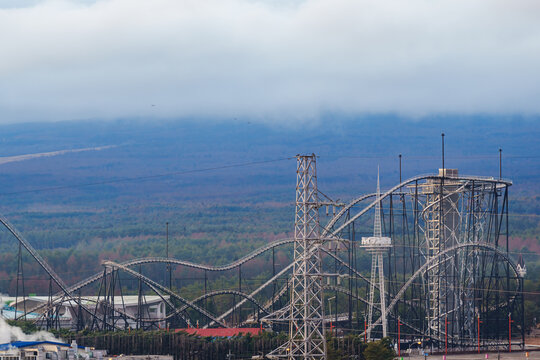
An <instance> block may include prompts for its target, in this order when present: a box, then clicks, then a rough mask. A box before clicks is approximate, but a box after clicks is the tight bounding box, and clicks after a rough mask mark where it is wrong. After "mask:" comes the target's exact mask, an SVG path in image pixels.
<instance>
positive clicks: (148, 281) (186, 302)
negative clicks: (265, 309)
mask: <svg viewBox="0 0 540 360" xmlns="http://www.w3.org/2000/svg"><path fill="white" fill-rule="evenodd" d="M103 265H105V266H109V267H113V268H117V269H121V270H123V271H125V272H127V273H129V274H131V275H132V276H134V277H136V278H138V279H140V280H141V281H143V282H144V283H145V284H146V285H148V286H150V285H152V286H153V287H154V288H157V289H159V290H160V291H162V292H164V293H167V294H169V295H170V296H172V297H174V298H175V299H177V300H178V301H180V302H181V303H183V304H184V305H187V306H189V307H190V308H192V309H193V310H195V311H197V312H199V313H200V314H202V315H204V316H206V317H207V318H208V319H210V320H212V321H214V322H216V323H218V324H219V325H221V326H223V327H228V326H227V325H226V324H225V323H223V322H222V321H220V320H219V319H216V318H215V317H214V315H212V314H210V313H209V312H208V311H206V310H205V309H202V308H201V307H199V306H197V305H196V304H193V303H192V302H190V301H189V300H186V299H184V298H183V297H181V296H180V295H178V294H176V293H175V292H173V291H171V290H169V289H168V288H166V287H164V286H162V285H160V284H158V283H157V282H155V281H154V280H152V279H149V278H147V277H146V276H144V275H142V274H139V273H138V272H136V271H134V270H131V269H130V268H129V267H127V266H124V265H122V264H118V263H115V262H113V261H104V262H103ZM172 308H173V309H174V308H175V307H174V306H172Z"/></svg>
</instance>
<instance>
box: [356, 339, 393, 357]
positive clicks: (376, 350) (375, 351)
mask: <svg viewBox="0 0 540 360" xmlns="http://www.w3.org/2000/svg"><path fill="white" fill-rule="evenodd" d="M394 357H396V353H395V351H394V349H393V347H392V341H391V340H390V338H388V337H385V338H382V339H381V340H378V341H373V342H370V343H369V344H368V345H367V347H366V350H364V358H365V359H366V360H392V359H393V358H394Z"/></svg>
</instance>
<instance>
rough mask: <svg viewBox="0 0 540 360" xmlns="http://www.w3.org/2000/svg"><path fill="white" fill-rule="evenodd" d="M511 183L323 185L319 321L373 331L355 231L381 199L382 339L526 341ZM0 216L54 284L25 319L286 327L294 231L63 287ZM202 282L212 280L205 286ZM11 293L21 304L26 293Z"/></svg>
mask: <svg viewBox="0 0 540 360" xmlns="http://www.w3.org/2000/svg"><path fill="white" fill-rule="evenodd" d="M511 185H512V182H511V181H510V180H505V179H501V178H493V177H480V176H463V175H458V172H457V170H452V169H440V170H439V173H437V174H427V175H419V176H415V177H413V178H410V179H408V180H405V181H402V182H400V183H399V184H397V185H395V186H393V187H392V188H390V189H389V190H387V191H385V192H383V193H381V194H378V196H377V194H376V193H370V194H365V195H361V196H359V197H357V198H355V199H352V200H351V201H349V202H341V201H337V200H333V199H331V197H330V196H327V195H326V194H322V193H320V198H322V199H324V201H321V202H319V203H318V204H317V209H318V211H320V213H321V229H322V231H321V233H322V238H323V239H324V241H323V242H322V243H321V245H320V246H317V247H315V248H310V249H308V250H307V251H308V252H309V251H311V252H314V251H320V252H321V254H322V262H321V267H322V270H321V274H322V275H321V276H322V277H323V279H322V284H323V292H324V293H323V302H324V314H325V315H324V323H325V324H326V327H327V328H328V329H330V330H331V331H335V332H336V334H347V333H353V334H359V335H360V336H364V337H365V336H366V334H370V335H369V336H370V337H371V338H379V337H381V336H382V332H381V329H380V325H381V322H382V321H383V317H382V316H381V315H382V314H381V309H380V308H379V307H378V306H374V307H373V311H374V316H375V320H374V321H373V322H368V321H366V316H367V313H368V308H369V305H370V300H369V299H368V292H369V288H370V286H373V287H374V288H375V291H376V292H380V289H379V286H378V285H377V284H373V285H372V284H371V280H370V260H369V257H368V254H367V253H366V251H365V250H364V249H362V248H361V247H360V246H359V240H358V239H360V237H361V236H362V235H366V234H368V233H369V229H370V226H371V225H370V224H371V223H372V222H373V215H374V214H373V212H374V210H375V208H376V205H378V204H379V205H380V209H381V210H380V212H381V213H380V215H381V226H382V232H383V234H384V236H387V237H389V238H391V239H392V245H393V246H392V247H391V248H390V250H389V252H388V254H387V255H385V260H384V268H385V271H384V273H385V275H386V278H385V279H384V281H385V286H384V289H385V290H384V291H383V294H380V295H382V296H381V297H382V298H383V299H385V305H386V304H387V313H388V319H387V322H388V323H387V327H388V334H389V336H391V337H392V338H394V339H395V341H399V342H400V344H403V345H404V346H408V345H411V344H417V343H421V344H423V345H422V346H424V347H426V346H428V347H430V348H431V349H433V351H436V350H442V349H448V348H450V349H453V350H455V351H458V350H461V351H465V350H473V349H474V350H476V348H477V347H478V348H483V349H505V348H508V347H510V346H512V345H514V346H524V337H525V328H524V299H523V278H524V275H525V271H524V266H523V264H520V263H518V262H516V260H515V259H514V257H513V255H512V254H511V252H510V244H509V225H508V206H509V196H508V190H509V187H510V186H511ZM324 210H326V211H324ZM0 222H1V223H2V224H3V226H4V227H5V228H6V229H7V230H8V231H9V232H10V233H11V234H12V235H13V237H14V238H15V239H16V240H17V241H18V243H19V253H20V252H21V251H22V249H23V248H24V249H25V250H26V251H27V252H28V253H29V254H30V255H31V258H32V259H33V261H36V262H37V263H38V264H39V265H40V267H41V268H42V270H43V271H44V272H45V273H46V274H47V276H48V277H49V278H50V279H51V284H54V286H51V287H50V289H51V290H50V293H49V295H48V300H47V301H46V302H44V303H41V304H37V305H35V306H32V307H29V306H26V303H25V304H24V307H22V305H20V304H22V302H21V303H18V304H15V307H16V308H21V314H19V315H17V316H18V317H19V318H20V317H26V316H27V315H30V314H34V315H35V314H37V316H35V317H34V321H35V322H36V323H37V324H38V325H40V326H42V327H45V328H50V327H58V326H60V325H59V321H58V317H59V315H58V311H57V309H58V307H59V306H60V305H61V304H66V303H67V304H68V305H69V307H70V309H71V310H72V312H73V314H75V317H76V322H74V323H73V324H71V327H72V328H73V330H81V329H83V328H91V329H99V330H111V331H114V330H125V329H127V328H128V327H137V328H141V329H153V328H158V327H162V326H167V327H169V326H172V327H177V328H178V327H190V326H197V325H199V326H201V327H241V326H248V325H250V324H251V325H253V324H257V326H261V327H265V328H266V329H269V330H274V331H280V330H285V329H286V328H287V327H288V325H287V321H286V318H287V316H286V313H287V311H288V310H289V298H290V293H291V286H292V284H291V272H292V269H293V266H294V261H293V259H292V255H289V256H288V259H289V261H290V262H289V263H287V264H283V263H281V264H278V263H276V252H281V253H286V254H292V245H293V243H294V239H293V238H291V239H282V240H277V241H273V242H270V243H268V244H267V245H265V246H263V247H261V248H259V249H257V250H255V251H252V252H251V253H249V254H247V255H244V256H243V257H241V258H239V259H238V260H236V261H233V262H231V263H229V264H226V265H220V266H212V265H205V264H198V263H193V262H190V261H185V260H181V259H174V258H168V257H146V258H138V259H132V260H129V261H125V262H122V263H119V262H114V261H104V262H103V263H102V265H103V271H102V272H99V273H96V274H94V275H92V276H90V277H88V278H87V279H84V280H82V281H80V282H78V283H76V284H73V285H67V284H66V283H65V282H64V281H63V280H62V279H61V277H60V276H59V275H58V274H57V273H56V272H55V271H54V270H53V269H52V268H51V266H49V265H48V264H47V262H46V261H45V259H43V258H42V257H41V256H40V255H39V253H38V252H37V251H36V250H35V249H34V248H33V247H32V245H31V244H30V243H29V242H28V241H27V240H26V239H25V238H24V236H23V235H22V234H21V233H20V232H19V231H17V229H16V228H15V227H14V226H13V225H12V224H11V223H10V222H9V221H8V220H7V219H6V218H5V217H3V216H0ZM254 259H262V261H263V262H264V263H265V264H266V266H265V268H263V269H260V274H258V276H257V278H256V279H249V280H250V281H249V283H248V282H247V281H246V279H245V278H244V279H243V276H242V274H243V271H242V268H243V267H244V269H245V268H246V266H249V264H250V263H251V262H252V261H254ZM19 261H22V260H21V256H19ZM156 264H157V265H156ZM144 266H167V267H168V269H169V271H171V269H173V268H178V267H182V268H186V269H190V270H189V271H190V272H196V273H197V274H199V275H200V278H199V279H198V280H195V281H194V283H196V284H197V285H198V288H200V294H199V295H198V296H196V297H192V298H186V296H182V295H181V294H180V292H181V289H180V290H179V289H178V288H177V287H173V286H172V284H170V283H169V284H168V285H167V284H166V281H165V280H164V279H162V278H160V279H151V278H150V277H149V276H146V275H144V272H143V271H142V268H143V267H144ZM120 274H122V277H123V278H124V279H125V278H126V277H129V278H131V279H133V281H134V282H136V283H137V288H136V290H135V291H132V292H131V296H133V294H136V296H137V297H138V298H137V299H138V305H139V306H138V310H137V311H136V312H135V313H129V312H128V311H126V309H125V306H121V305H119V303H123V302H124V299H123V298H124V297H125V296H127V294H123V291H124V290H125V287H123V286H122V284H121V279H122V277H121V276H120ZM220 274H222V275H220ZM231 274H232V275H231ZM212 276H213V277H214V281H213V282H212V280H211V279H212ZM219 276H226V277H227V278H229V279H231V278H234V279H236V280H237V285H235V286H234V288H230V286H229V288H216V286H219V285H216V284H218V283H219V282H218V281H216V280H215V279H216V278H217V277H219ZM19 280H20V281H24V278H22V279H19V278H18V279H17V284H19ZM236 280H235V282H236ZM187 282H188V281H187V280H186V283H187ZM208 283H212V284H213V287H214V288H213V289H209V286H207V284H208ZM229 284H230V282H229ZM23 288H24V286H23ZM53 289H55V290H54V291H53ZM91 292H93V294H92V296H89V295H88V294H89V293H91ZM82 293H85V295H84V296H83V295H82ZM96 293H97V294H96ZM145 294H152V295H157V296H158V297H159V298H160V299H161V300H162V302H163V303H164V304H165V307H166V309H165V310H166V311H164V315H163V316H160V317H155V316H154V317H152V316H149V314H148V312H145V311H141V309H142V308H143V306H142V305H143V303H144V301H145V300H144V299H145ZM18 296H19V295H18ZM20 296H21V298H22V299H23V302H24V299H25V298H26V296H27V294H24V293H23V294H22V295H20ZM227 304H230V306H229V305H227ZM375 305H376V304H375ZM196 324H197V325H196ZM368 327H369V328H368ZM398 333H399V334H400V335H399V339H398ZM366 340H368V339H366Z"/></svg>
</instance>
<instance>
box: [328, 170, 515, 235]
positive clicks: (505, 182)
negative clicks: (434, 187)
mask: <svg viewBox="0 0 540 360" xmlns="http://www.w3.org/2000/svg"><path fill="white" fill-rule="evenodd" d="M444 178H445V179H447V178H448V177H444ZM429 179H432V180H436V179H442V176H439V175H419V176H415V177H412V178H410V179H407V180H405V181H403V182H402V183H400V184H398V185H396V186H394V187H393V188H391V189H390V190H388V191H386V192H385V193H384V194H381V197H380V201H382V200H383V199H385V198H387V197H388V196H389V195H391V194H393V193H394V192H395V191H396V190H398V189H400V188H402V187H405V186H407V185H409V184H411V183H413V182H416V181H420V180H429ZM451 179H452V180H453V181H456V180H458V181H483V182H489V183H495V184H496V185H497V184H503V185H512V182H511V181H510V180H499V179H494V178H492V177H482V176H456V177H451ZM369 196H370V195H364V196H362V197H359V198H358V199H355V200H353V201H352V202H351V203H349V205H347V206H346V207H344V208H343V209H342V210H341V211H340V212H339V213H338V215H339V217H341V216H343V214H345V213H346V211H347V210H348V209H350V208H352V207H353V206H354V205H355V204H357V203H358V202H359V201H361V200H364V199H365V198H366V197H369ZM376 204H377V200H375V201H373V202H372V203H371V204H369V205H368V206H366V207H365V208H364V209H363V210H361V211H360V212H358V213H357V214H355V215H354V216H353V217H352V218H350V219H349V220H347V221H345V222H344V223H343V224H342V225H341V226H339V227H338V228H337V229H336V230H334V231H332V234H338V233H339V232H341V231H342V230H344V229H345V228H346V227H347V226H349V225H350V224H352V223H353V222H354V221H356V219H358V218H359V217H360V216H362V215H364V214H365V213H366V212H368V211H369V210H370V209H371V208H373V207H374V206H375V205H376ZM340 214H341V215H340ZM338 215H336V216H335V217H334V218H333V219H332V220H330V222H329V223H328V225H327V226H326V229H325V232H323V236H325V235H327V234H328V232H329V231H330V230H329V229H330V228H331V227H333V226H334V225H335V223H336V222H337V220H338V219H339V218H338Z"/></svg>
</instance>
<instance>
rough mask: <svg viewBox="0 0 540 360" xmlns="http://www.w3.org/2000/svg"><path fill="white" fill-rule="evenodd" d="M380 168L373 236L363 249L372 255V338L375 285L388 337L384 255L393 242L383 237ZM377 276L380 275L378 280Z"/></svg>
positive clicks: (369, 330)
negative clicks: (377, 288)
mask: <svg viewBox="0 0 540 360" xmlns="http://www.w3.org/2000/svg"><path fill="white" fill-rule="evenodd" d="M379 173H380V171H379V167H378V166H377V193H376V199H375V221H374V224H373V236H371V237H363V238H362V245H361V246H362V247H363V248H364V249H366V251H367V252H369V253H371V279H370V284H369V298H368V315H367V322H368V327H367V331H366V336H367V337H368V338H371V331H372V330H373V308H374V305H375V284H376V283H378V287H379V300H380V303H379V304H380V309H381V322H382V323H381V325H382V336H383V337H385V336H386V335H387V323H386V301H385V296H386V291H385V289H384V285H385V284H384V264H383V254H384V253H385V252H386V251H388V249H389V248H391V247H392V240H391V239H390V238H389V237H384V236H382V224H381V184H380V179H379ZM377 274H378V275H379V276H378V278H377Z"/></svg>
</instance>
